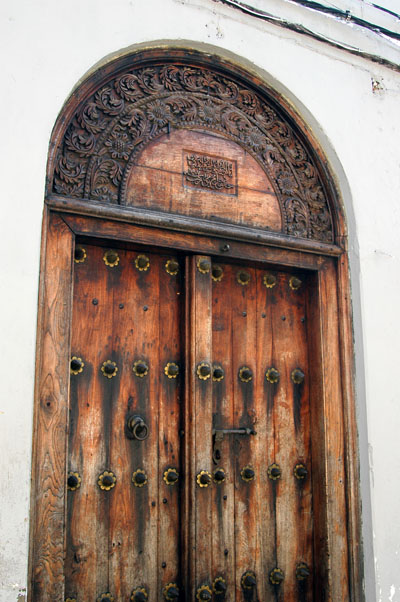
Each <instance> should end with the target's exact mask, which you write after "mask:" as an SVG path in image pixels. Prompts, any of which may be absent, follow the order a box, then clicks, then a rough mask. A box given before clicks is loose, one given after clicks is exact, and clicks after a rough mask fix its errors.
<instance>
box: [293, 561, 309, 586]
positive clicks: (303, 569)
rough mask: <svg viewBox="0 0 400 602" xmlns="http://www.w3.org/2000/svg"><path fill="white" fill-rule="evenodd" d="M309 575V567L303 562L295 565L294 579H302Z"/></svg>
mask: <svg viewBox="0 0 400 602" xmlns="http://www.w3.org/2000/svg"><path fill="white" fill-rule="evenodd" d="M309 576H310V569H309V568H308V566H307V565H306V563H305V562H300V563H299V564H298V565H297V567H296V579H297V580H298V581H304V580H305V579H307V577H309Z"/></svg>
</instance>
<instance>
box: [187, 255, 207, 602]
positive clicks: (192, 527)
mask: <svg viewBox="0 0 400 602" xmlns="http://www.w3.org/2000/svg"><path fill="white" fill-rule="evenodd" d="M200 262H207V263H208V264H209V266H210V269H209V271H207V272H206V273H202V272H201V271H200V270H199V267H198V263H200ZM187 281H188V289H189V290H188V291H187V292H188V293H189V307H188V312H189V314H188V317H187V321H188V328H189V330H188V337H187V344H188V347H187V362H186V363H187V373H186V378H187V382H188V385H189V386H188V388H187V398H186V408H185V413H186V428H185V431H186V433H188V429H190V430H191V435H190V437H189V441H188V443H187V446H186V448H185V449H186V454H187V455H186V457H185V464H186V471H185V477H186V478H187V481H186V482H187V489H188V492H189V493H188V499H187V501H186V513H187V514H186V517H187V520H188V521H189V531H188V536H187V544H188V555H189V562H187V568H188V569H189V570H188V573H187V575H186V587H187V590H186V594H185V595H186V598H187V599H189V600H194V599H195V598H196V591H197V588H199V587H201V586H202V585H209V586H210V584H211V569H212V557H211V554H210V551H211V549H212V533H211V525H212V491H211V487H212V484H210V485H209V486H206V487H200V486H199V485H198V484H197V482H196V478H197V475H199V474H200V472H201V471H207V472H209V473H211V472H212V376H211V374H210V376H209V377H208V378H207V379H204V380H202V379H200V378H199V376H198V374H197V369H198V366H199V364H200V363H204V364H206V365H209V366H210V367H211V344H212V318H211V261H210V258H209V257H206V256H193V257H190V258H189V259H188V261H187ZM210 372H211V371H210Z"/></svg>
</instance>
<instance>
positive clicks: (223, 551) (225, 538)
mask: <svg viewBox="0 0 400 602" xmlns="http://www.w3.org/2000/svg"><path fill="white" fill-rule="evenodd" d="M213 272H215V273H216V275H217V277H221V280H215V281H213V284H212V289H213V300H212V357H213V365H214V366H220V367H221V368H222V369H223V371H224V376H223V379H222V380H220V381H218V380H213V428H214V429H222V428H232V427H234V426H235V423H234V404H233V380H234V378H235V377H236V374H233V371H232V353H233V351H232V327H231V323H232V304H231V302H232V296H231V293H230V291H231V286H232V270H231V268H230V266H227V265H225V264H216V265H215V266H214V265H213ZM220 274H222V276H219V275H220ZM217 450H218V451H217ZM215 451H216V453H217V456H218V458H214V459H213V462H214V466H213V468H214V471H216V470H218V469H222V470H224V472H225V475H226V476H225V481H224V482H222V483H220V484H218V483H216V484H215V485H214V487H213V502H212V504H213V523H212V536H213V547H212V558H213V579H215V578H217V577H222V578H223V579H225V581H226V586H227V591H226V596H225V598H224V599H225V600H227V602H231V601H233V600H235V588H236V584H235V524H234V515H235V514H234V513H235V463H234V457H233V453H232V437H231V436H230V435H226V436H224V438H223V439H222V441H221V442H220V443H218V442H217V441H215ZM218 452H219V453H218Z"/></svg>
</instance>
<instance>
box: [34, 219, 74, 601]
mask: <svg viewBox="0 0 400 602" xmlns="http://www.w3.org/2000/svg"><path fill="white" fill-rule="evenodd" d="M46 230H47V235H46V236H43V239H42V264H41V270H42V272H41V281H40V287H39V316H38V340H37V359H36V382H35V400H36V403H35V407H36V410H35V416H34V450H33V472H32V505H33V507H34V508H35V514H34V521H32V527H31V536H30V542H31V567H32V571H31V575H32V581H31V589H30V593H29V598H30V600H31V601H33V600H34V601H35V602H41V601H43V602H44V601H47V600H49V599H52V600H62V599H63V597H64V497H65V489H66V483H65V465H66V448H67V433H66V424H67V408H68V395H69V357H68V353H69V343H70V323H71V311H72V300H71V290H72V285H71V278H72V251H73V243H74V236H73V234H72V232H71V231H70V229H69V228H68V227H67V226H66V225H65V223H64V222H63V221H62V219H61V218H60V217H59V216H57V215H54V214H48V213H45V215H44V221H43V232H44V233H45V232H46Z"/></svg>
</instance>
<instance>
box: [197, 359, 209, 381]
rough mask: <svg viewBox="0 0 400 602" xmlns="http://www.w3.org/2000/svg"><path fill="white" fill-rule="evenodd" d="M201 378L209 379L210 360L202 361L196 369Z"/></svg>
mask: <svg viewBox="0 0 400 602" xmlns="http://www.w3.org/2000/svg"><path fill="white" fill-rule="evenodd" d="M196 373H197V376H198V377H199V379H200V380H207V379H208V378H210V376H211V366H210V364H209V363H208V362H200V364H198V366H197V370H196Z"/></svg>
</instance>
